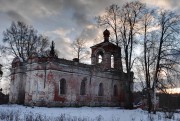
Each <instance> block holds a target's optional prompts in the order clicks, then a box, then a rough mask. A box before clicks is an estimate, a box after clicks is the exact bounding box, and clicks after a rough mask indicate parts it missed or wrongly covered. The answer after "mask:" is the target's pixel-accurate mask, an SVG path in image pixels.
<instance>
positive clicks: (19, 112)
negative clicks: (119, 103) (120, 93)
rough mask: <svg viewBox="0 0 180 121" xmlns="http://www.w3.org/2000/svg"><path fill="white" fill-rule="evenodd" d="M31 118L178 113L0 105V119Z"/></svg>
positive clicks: (137, 117) (130, 120)
mask: <svg viewBox="0 0 180 121" xmlns="http://www.w3.org/2000/svg"><path fill="white" fill-rule="evenodd" d="M8 115H10V116H8ZM13 115H14V116H13ZM3 116H4V117H3ZM32 119H33V121H180V114H178V113H175V114H174V118H173V119H166V118H164V113H160V112H158V113H157V114H156V115H154V114H148V113H147V111H143V110H141V109H136V110H125V109H120V108H118V107H112V108H111V107H81V108H46V107H34V108H32V107H25V106H21V105H0V121H7V120H9V121H10V120H12V121H32Z"/></svg>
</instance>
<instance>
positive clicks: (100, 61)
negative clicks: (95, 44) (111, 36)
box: [97, 51, 103, 63]
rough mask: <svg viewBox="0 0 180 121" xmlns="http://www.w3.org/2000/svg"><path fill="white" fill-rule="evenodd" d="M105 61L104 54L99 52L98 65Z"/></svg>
mask: <svg viewBox="0 0 180 121" xmlns="http://www.w3.org/2000/svg"><path fill="white" fill-rule="evenodd" d="M102 61H103V52H102V51H99V52H98V54H97V63H102Z"/></svg>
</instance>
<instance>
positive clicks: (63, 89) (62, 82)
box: [59, 79, 66, 94]
mask: <svg viewBox="0 0 180 121" xmlns="http://www.w3.org/2000/svg"><path fill="white" fill-rule="evenodd" d="M59 83H60V84H59V94H66V80H65V79H61V80H60V82H59Z"/></svg>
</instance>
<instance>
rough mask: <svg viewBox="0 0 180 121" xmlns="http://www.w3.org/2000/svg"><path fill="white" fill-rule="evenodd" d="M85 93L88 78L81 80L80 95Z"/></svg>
mask: <svg viewBox="0 0 180 121" xmlns="http://www.w3.org/2000/svg"><path fill="white" fill-rule="evenodd" d="M85 94H86V80H85V79H83V80H82V81H81V87H80V95H85Z"/></svg>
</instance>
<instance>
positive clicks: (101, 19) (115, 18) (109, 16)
mask: <svg viewBox="0 0 180 121" xmlns="http://www.w3.org/2000/svg"><path fill="white" fill-rule="evenodd" d="M119 14H120V7H119V6H118V5H116V4H112V5H111V6H109V7H107V8H106V10H105V13H104V15H102V16H98V17H97V23H98V25H99V26H106V27H110V28H111V29H112V30H113V33H114V35H115V43H116V45H118V44H119V33H118V28H119V26H118V23H119Z"/></svg>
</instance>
